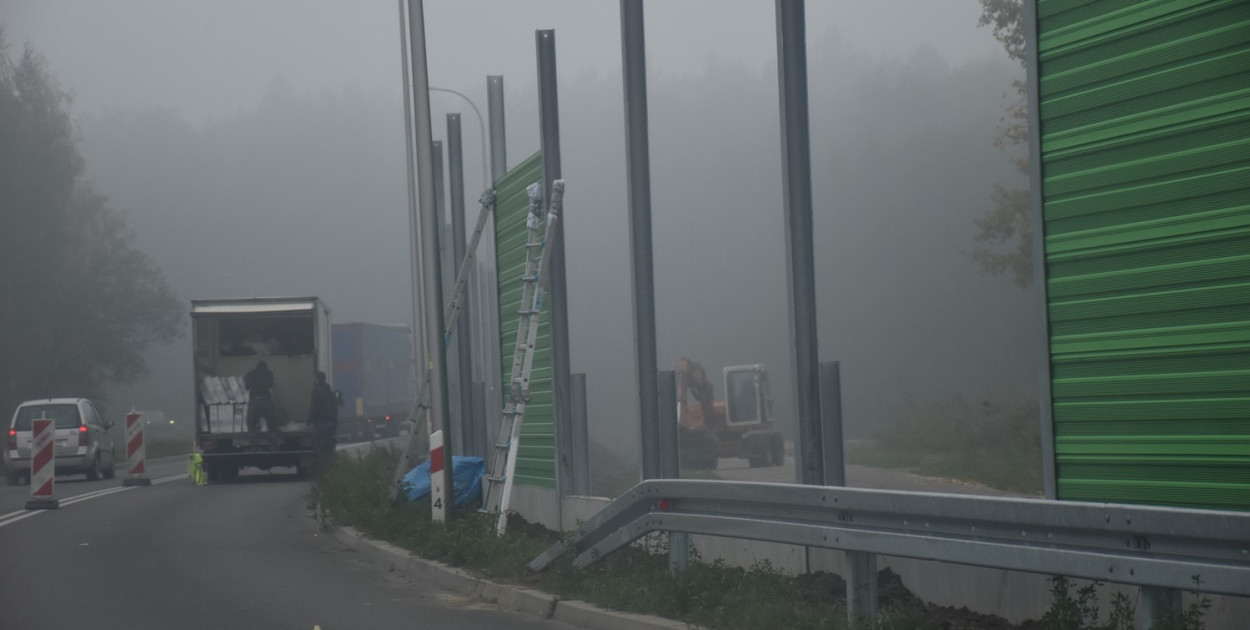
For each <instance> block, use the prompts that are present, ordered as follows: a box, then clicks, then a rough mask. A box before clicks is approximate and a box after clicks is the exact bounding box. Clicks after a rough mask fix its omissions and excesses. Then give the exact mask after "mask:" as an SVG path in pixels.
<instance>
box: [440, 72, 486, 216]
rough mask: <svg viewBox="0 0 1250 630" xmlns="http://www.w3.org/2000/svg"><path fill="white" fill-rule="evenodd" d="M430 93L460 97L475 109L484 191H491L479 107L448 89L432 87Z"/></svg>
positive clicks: (482, 123) (483, 127)
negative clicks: (480, 145) (444, 93)
mask: <svg viewBox="0 0 1250 630" xmlns="http://www.w3.org/2000/svg"><path fill="white" fill-rule="evenodd" d="M430 91H431V92H446V93H448V94H455V95H456V96H459V97H460V98H462V99H464V102H466V103H468V104H469V107H472V108H473V114H474V115H475V116H477V128H478V137H479V138H481V140H482V191H483V192H485V191H487V190H489V189H490V164H489V163H488V162H487V159H489V157H490V154H489V153H487V151H486V123H484V122H482V112H481V111H480V110H478V108H477V105H474V104H473V99H471V98H469V97H467V96H465V95H464V94H461V93H460V92H457V91H455V90H449V89H447V88H441V87H431V88H430Z"/></svg>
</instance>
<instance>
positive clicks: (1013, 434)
mask: <svg viewBox="0 0 1250 630" xmlns="http://www.w3.org/2000/svg"><path fill="white" fill-rule="evenodd" d="M847 461H848V462H849V463H852V464H859V465H863V466H874V467H882V468H907V469H909V470H912V471H914V472H917V473H920V474H923V475H930V476H934V477H947V478H951V479H963V480H967V481H976V482H978V483H982V484H985V485H987V486H990V487H994V488H1001V489H1003V490H1009V491H1013V492H1021V493H1026V494H1040V493H1041V491H1042V443H1041V431H1040V430H1039V425H1038V417H1037V403H1036V401H1033V400H1026V401H1019V402H1014V403H1011V404H992V403H989V402H986V403H982V404H980V405H974V404H971V403H969V402H968V401H966V400H964V399H961V398H956V399H953V400H948V401H945V402H937V403H932V404H928V405H925V406H924V407H923V408H921V407H917V408H915V409H913V410H912V412H911V413H909V414H907V415H906V416H904V417H903V418H901V419H899V421H897V422H896V423H894V424H893V425H891V426H888V427H885V428H883V429H881V430H879V431H878V432H877V433H876V435H875V436H874V439H873V440H871V441H869V442H868V443H861V444H858V445H857V446H855V447H852V448H849V449H848V451H847Z"/></svg>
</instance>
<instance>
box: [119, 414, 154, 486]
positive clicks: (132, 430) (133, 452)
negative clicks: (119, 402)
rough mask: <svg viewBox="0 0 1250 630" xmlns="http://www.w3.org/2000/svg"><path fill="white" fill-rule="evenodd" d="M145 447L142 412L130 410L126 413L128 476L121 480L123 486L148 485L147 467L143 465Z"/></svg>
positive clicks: (149, 483)
mask: <svg viewBox="0 0 1250 630" xmlns="http://www.w3.org/2000/svg"><path fill="white" fill-rule="evenodd" d="M145 459H146V449H145V448H144V445H143V414H141V413H139V412H138V411H135V410H133V409H131V410H130V413H128V414H126V468H127V470H129V471H130V476H129V477H126V479H125V481H122V485H123V486H150V485H152V480H151V479H148V475H147V468H146V467H145V465H144V460H145Z"/></svg>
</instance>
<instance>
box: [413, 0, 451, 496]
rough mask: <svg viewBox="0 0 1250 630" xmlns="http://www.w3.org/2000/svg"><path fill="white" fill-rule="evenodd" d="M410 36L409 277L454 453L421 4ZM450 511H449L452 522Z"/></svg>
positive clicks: (436, 404) (437, 405)
mask: <svg viewBox="0 0 1250 630" xmlns="http://www.w3.org/2000/svg"><path fill="white" fill-rule="evenodd" d="M408 32H409V33H411V36H412V37H411V47H410V51H411V57H412V83H413V95H412V96H413V102H414V107H413V112H414V116H413V120H414V123H415V125H414V126H415V128H416V134H415V135H416V155H417V156H418V157H419V158H420V157H424V158H425V159H418V160H417V191H418V195H419V199H420V202H421V203H420V209H421V214H420V221H419V229H420V234H421V265H420V268H419V269H414V270H413V273H414V274H417V273H419V274H420V275H421V279H422V287H423V295H422V301H421V308H423V309H424V312H425V324H426V326H425V347H426V349H427V350H428V352H429V356H430V363H431V364H432V369H431V370H430V385H431V387H430V414H431V418H432V422H431V424H433V425H434V426H437V427H438V428H439V430H441V431H442V432H443V436H444V440H447V441H446V442H445V443H444V445H445V447H446V449H447V452H449V453H450V452H453V451H452V444H451V441H450V439H451V415H450V414H449V413H448V408H447V371H446V369H447V351H446V346H444V344H443V331H444V330H446V329H447V328H446V325H445V323H444V322H443V283H442V282H441V280H442V278H441V275H442V264H441V263H442V261H441V260H439V251H440V250H439V246H438V240H439V239H438V231H439V216H438V209H437V208H436V207H435V205H434V204H435V201H434V165H433V164H432V162H433V160H432V159H431V158H432V156H433V155H434V147H433V143H434V138H433V132H432V130H431V127H430V74H429V68H428V67H427V66H426V62H425V9H424V4H423V2H422V0H410V4H409V5H408ZM442 481H443V487H444V488H447V489H448V490H450V489H452V488H454V487H455V486H454V485H453V484H452V476H451V466H444V467H443V480H442ZM452 514H454V510H448V511H447V515H448V518H450V517H451V516H452Z"/></svg>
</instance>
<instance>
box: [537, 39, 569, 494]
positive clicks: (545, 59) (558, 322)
mask: <svg viewBox="0 0 1250 630" xmlns="http://www.w3.org/2000/svg"><path fill="white" fill-rule="evenodd" d="M534 41H535V47H536V48H537V53H538V118H539V132H540V137H541V148H542V154H543V205H544V207H546V208H548V209H550V206H551V183H552V182H553V181H555V180H557V179H560V178H561V170H560V105H559V98H558V96H557V94H558V90H557V84H556V32H555V31H552V30H541V31H535V32H534ZM567 207H568V206H567V204H566V205H565V208H566V211H565V212H564V213H563V216H561V217H560V221H559V222H558V223H557V224H556V228H555V234H554V235H553V236H552V240H553V241H554V242H553V243H550V244H549V245H548V247H547V255H548V256H550V257H551V261H550V262H549V263H547V291H548V295H549V296H550V302H549V304H550V308H551V311H550V313H551V319H550V326H551V329H550V330H551V386H552V398H553V400H552V407H553V408H554V409H553V411H554V412H555V413H554V414H553V415H554V416H555V424H556V427H555V433H556V453H557V457H556V464H557V465H556V488H557V489H558V490H559V491H560V493H561V494H563V493H564V492H565V489H566V488H570V487H572V485H573V481H572V479H570V478H569V475H570V472H571V467H570V466H563V465H560V464H561V463H562V462H567V461H568V460H567V458H565V457H562V456H560V455H559V454H560V453H566V452H567V451H568V450H569V446H570V445H571V444H572V443H573V432H572V428H573V423H572V421H571V419H570V418H571V416H570V414H569V382H570V379H569V375H570V374H571V370H570V366H569V307H568V304H569V303H568V290H567V283H566V282H565V264H564V251H565V250H564V226H565V225H567V224H568V216H569V215H568V211H567Z"/></svg>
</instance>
